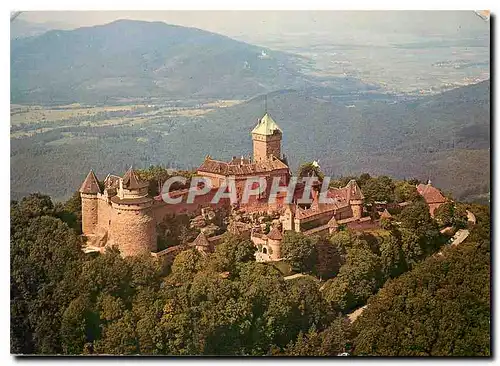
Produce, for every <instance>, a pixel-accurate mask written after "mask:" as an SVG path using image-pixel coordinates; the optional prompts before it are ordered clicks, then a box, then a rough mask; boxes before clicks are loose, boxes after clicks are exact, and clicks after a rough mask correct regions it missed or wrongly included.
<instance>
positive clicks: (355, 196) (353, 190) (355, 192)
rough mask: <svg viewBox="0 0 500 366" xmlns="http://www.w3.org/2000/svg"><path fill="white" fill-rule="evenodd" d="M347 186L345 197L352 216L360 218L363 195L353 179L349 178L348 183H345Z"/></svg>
mask: <svg viewBox="0 0 500 366" xmlns="http://www.w3.org/2000/svg"><path fill="white" fill-rule="evenodd" d="M347 188H348V191H347V198H348V200H349V204H350V205H351V210H352V216H353V217H354V218H356V219H360V218H361V216H362V214H363V201H364V199H365V196H364V195H363V192H361V189H360V188H359V186H358V183H356V181H355V180H354V179H351V180H350V181H349V183H347Z"/></svg>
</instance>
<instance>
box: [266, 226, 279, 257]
mask: <svg viewBox="0 0 500 366" xmlns="http://www.w3.org/2000/svg"><path fill="white" fill-rule="evenodd" d="M266 236H267V244H268V246H269V248H270V249H271V253H270V255H269V257H270V258H271V259H272V260H278V259H280V258H281V242H282V240H283V235H282V234H281V231H280V230H279V229H278V228H277V227H273V228H272V229H271V231H270V232H269V234H267V235H266Z"/></svg>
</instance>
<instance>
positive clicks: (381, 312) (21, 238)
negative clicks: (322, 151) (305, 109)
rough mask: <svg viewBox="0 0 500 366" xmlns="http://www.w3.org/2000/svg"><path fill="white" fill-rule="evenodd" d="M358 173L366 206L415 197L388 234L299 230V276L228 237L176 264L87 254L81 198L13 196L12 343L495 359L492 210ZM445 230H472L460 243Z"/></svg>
mask: <svg viewBox="0 0 500 366" xmlns="http://www.w3.org/2000/svg"><path fill="white" fill-rule="evenodd" d="M356 179H357V181H358V184H359V185H360V187H362V189H363V190H364V191H366V193H365V195H366V196H367V202H371V201H373V202H374V201H375V200H378V199H380V198H381V197H385V198H388V199H392V200H395V201H398V200H400V199H404V200H408V201H410V202H411V204H409V205H408V206H406V207H405V208H404V209H402V210H400V212H394V215H393V219H387V220H383V222H382V229H380V230H378V231H375V232H355V231H350V230H347V229H345V230H341V231H340V232H337V233H334V234H332V235H330V236H327V237H306V236H304V235H302V234H300V233H291V232H286V234H285V238H284V241H283V248H282V256H283V257H284V261H285V262H286V263H287V264H288V265H289V266H290V267H291V268H292V269H293V270H294V271H296V272H300V273H302V274H304V275H303V276H302V277H299V278H293V279H285V278H284V275H283V273H282V272H281V270H280V268H279V266H277V265H274V264H272V263H258V262H255V258H254V252H255V247H254V245H253V243H252V242H251V241H249V240H247V239H245V238H243V237H238V236H234V235H230V234H228V233H226V234H224V235H225V237H224V240H223V242H222V243H221V244H219V245H218V246H217V247H216V250H215V252H214V253H212V254H209V255H207V256H203V255H201V254H200V253H199V252H198V251H196V250H195V249H189V250H185V251H182V252H181V253H180V254H179V255H178V256H177V257H176V258H175V260H174V261H173V263H172V265H171V266H163V265H162V264H161V263H159V262H157V261H156V260H155V259H154V258H153V257H151V256H150V255H147V254H146V255H143V256H136V257H126V258H122V257H121V256H120V255H119V252H118V251H117V250H116V249H114V248H109V249H108V250H107V251H106V253H105V254H102V255H95V254H94V255H93V254H84V253H83V252H82V251H81V246H82V238H81V237H80V236H79V234H80V233H81V227H80V225H81V223H80V220H81V218H80V206H79V198H78V195H77V194H75V195H74V196H73V197H72V198H71V199H70V200H68V201H67V202H64V203H60V202H59V203H54V202H53V201H52V200H51V198H50V197H49V196H46V195H42V194H31V195H28V196H25V197H23V198H22V199H21V200H19V201H12V202H11V257H10V258H11V259H10V260H11V263H10V265H11V352H12V353H14V354H65V355H73V354H84V355H92V354H94V355H95V354H100V355H103V354H113V355H134V354H141V355H236V356H295V355H301V356H337V355H340V354H343V355H350V356H380V355H383V356H389V355H394V356H452V355H453V356H489V355H490V354H491V347H490V215H489V208H488V207H487V206H483V205H479V204H463V203H456V205H452V206H449V205H448V206H446V205H443V208H440V209H439V210H438V211H437V212H436V218H432V217H431V216H430V215H429V211H428V206H427V204H426V203H425V202H424V201H423V200H422V199H421V198H420V196H419V195H418V194H415V190H414V187H415V186H414V184H410V183H409V182H405V181H393V180H391V179H390V178H388V177H379V178H375V177H370V176H369V175H367V174H363V175H361V176H359V177H356ZM339 183H342V182H339ZM412 183H414V182H412ZM386 187H388V188H386ZM466 209H467V210H470V211H472V212H474V214H475V216H476V223H475V224H471V223H468V222H467V219H466V216H464V215H465V210H466ZM443 226H452V227H453V228H454V229H458V228H462V227H466V226H467V227H468V229H469V230H470V235H469V237H468V238H467V239H466V241H465V242H463V243H462V244H460V245H459V246H455V247H452V246H449V245H448V244H447V239H448V238H447V237H445V236H444V235H443V234H442V233H441V232H440V228H442V227H443ZM363 306H366V308H365V310H364V311H363V312H362V314H361V315H360V316H359V317H358V318H357V319H355V320H350V319H351V317H350V315H351V314H352V313H353V311H355V310H358V309H360V308H361V307H363Z"/></svg>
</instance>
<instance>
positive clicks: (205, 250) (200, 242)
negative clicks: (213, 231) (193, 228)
mask: <svg viewBox="0 0 500 366" xmlns="http://www.w3.org/2000/svg"><path fill="white" fill-rule="evenodd" d="M193 244H194V247H195V248H196V250H198V251H199V252H200V253H201V254H202V255H208V254H210V253H212V252H213V249H214V248H213V246H212V245H211V244H210V242H209V241H208V239H207V237H206V235H205V234H204V233H203V232H201V233H199V234H198V236H197V237H196V239H195V240H194V242H193Z"/></svg>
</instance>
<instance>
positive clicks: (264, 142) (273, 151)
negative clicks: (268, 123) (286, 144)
mask: <svg viewBox="0 0 500 366" xmlns="http://www.w3.org/2000/svg"><path fill="white" fill-rule="evenodd" d="M252 139H253V158H254V160H255V161H261V160H266V159H267V157H268V156H269V155H274V156H275V157H277V158H278V159H279V158H281V134H279V133H277V134H275V135H273V136H263V135H257V134H254V135H253V136H252Z"/></svg>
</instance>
